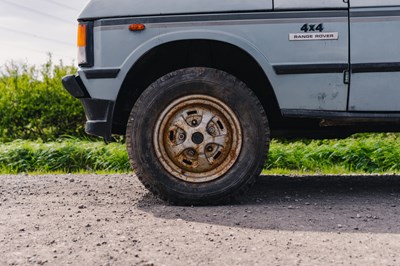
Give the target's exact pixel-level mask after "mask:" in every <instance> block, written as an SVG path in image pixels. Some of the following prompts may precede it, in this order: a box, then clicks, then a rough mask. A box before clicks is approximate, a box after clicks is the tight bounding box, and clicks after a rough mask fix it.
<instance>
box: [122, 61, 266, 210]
mask: <svg viewBox="0 0 400 266" xmlns="http://www.w3.org/2000/svg"><path fill="white" fill-rule="evenodd" d="M268 147H269V127H268V121H267V118H266V115H265V113H264V110H263V108H262V106H261V104H260V102H259V101H258V99H257V97H256V96H255V95H254V94H253V93H252V91H251V90H250V89H249V88H248V87H247V86H246V85H245V84H244V83H242V82H241V81H239V80H238V79H236V78H235V77H233V76H232V75H230V74H227V73H225V72H222V71H219V70H215V69H210V68H186V69H182V70H178V71H175V72H172V73H169V74H167V75H165V76H163V77H161V78H160V79H158V80H157V81H156V82H154V83H153V84H152V85H150V87H149V88H147V89H146V90H145V92H144V93H143V94H142V95H141V96H140V97H139V99H138V101H137V102H136V104H135V106H134V107H133V109H132V112H131V114H130V117H129V121H128V125H127V150H128V155H129V159H130V162H131V164H132V167H133V169H134V171H135V173H136V175H137V176H138V177H139V179H140V180H141V182H142V183H143V184H144V185H145V186H146V187H147V188H148V189H149V190H150V191H151V192H153V193H154V194H156V195H159V196H160V197H161V198H162V199H165V200H168V201H171V202H174V203H177V204H196V205H197V204H216V203H220V202H222V201H224V200H226V199H229V198H233V197H235V196H236V195H238V194H240V193H242V192H244V191H245V190H246V189H247V188H248V187H249V186H250V185H251V184H253V183H254V181H255V178H256V177H257V176H258V175H259V174H260V172H261V169H262V166H263V164H264V162H265V160H266V156H267V152H268Z"/></svg>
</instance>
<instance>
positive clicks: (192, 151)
mask: <svg viewBox="0 0 400 266" xmlns="http://www.w3.org/2000/svg"><path fill="white" fill-rule="evenodd" d="M187 154H188V155H189V156H195V155H196V151H195V150H192V149H190V150H188V152H187Z"/></svg>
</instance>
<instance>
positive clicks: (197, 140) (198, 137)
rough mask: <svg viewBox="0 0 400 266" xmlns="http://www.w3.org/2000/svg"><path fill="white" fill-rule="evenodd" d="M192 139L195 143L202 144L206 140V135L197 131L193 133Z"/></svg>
mask: <svg viewBox="0 0 400 266" xmlns="http://www.w3.org/2000/svg"><path fill="white" fill-rule="evenodd" d="M192 141H193V143H195V144H201V143H202V142H203V141H204V136H203V134H201V133H200V132H196V133H194V134H193V135H192Z"/></svg>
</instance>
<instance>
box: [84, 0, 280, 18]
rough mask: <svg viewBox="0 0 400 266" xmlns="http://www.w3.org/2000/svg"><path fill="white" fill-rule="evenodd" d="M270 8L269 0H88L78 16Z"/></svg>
mask: <svg viewBox="0 0 400 266" xmlns="http://www.w3.org/2000/svg"><path fill="white" fill-rule="evenodd" d="M256 10H272V0H218V1H215V0H203V1H196V0H162V1H160V0H135V1H117V3H116V1H110V0H92V1H90V2H89V3H88V4H87V6H86V7H85V8H84V10H83V11H82V13H81V14H80V16H79V19H81V20H82V19H89V18H107V17H129V16H133V15H134V16H144V15H167V14H182V13H186V14H191V13H217V12H233V11H240V12H243V11H256Z"/></svg>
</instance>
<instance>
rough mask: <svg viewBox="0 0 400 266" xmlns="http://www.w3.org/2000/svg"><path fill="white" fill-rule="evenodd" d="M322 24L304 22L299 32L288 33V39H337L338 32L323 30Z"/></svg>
mask: <svg viewBox="0 0 400 266" xmlns="http://www.w3.org/2000/svg"><path fill="white" fill-rule="evenodd" d="M324 29H325V28H324V24H323V23H320V24H308V23H306V24H304V25H303V26H302V27H301V28H300V31H302V32H301V33H289V41H318V40H338V39H339V32H323V31H324Z"/></svg>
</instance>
